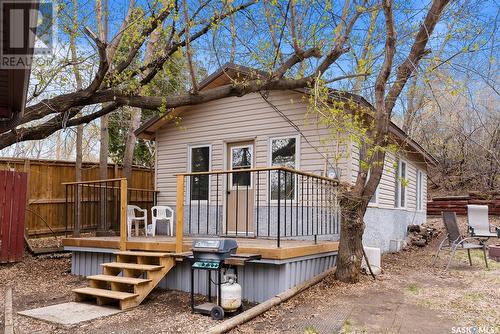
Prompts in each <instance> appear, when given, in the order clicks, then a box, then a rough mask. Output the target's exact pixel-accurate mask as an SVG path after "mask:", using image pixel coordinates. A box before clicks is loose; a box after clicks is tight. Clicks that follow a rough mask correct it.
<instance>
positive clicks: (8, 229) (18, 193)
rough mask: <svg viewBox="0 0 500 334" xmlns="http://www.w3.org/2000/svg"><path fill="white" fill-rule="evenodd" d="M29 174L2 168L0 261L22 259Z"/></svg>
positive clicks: (0, 178)
mask: <svg viewBox="0 0 500 334" xmlns="http://www.w3.org/2000/svg"><path fill="white" fill-rule="evenodd" d="M27 179H28V174H26V173H20V172H11V171H6V170H0V263H5V262H16V261H20V260H21V259H22V257H23V252H24V213H25V209H26V189H27Z"/></svg>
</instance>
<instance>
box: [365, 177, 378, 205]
mask: <svg viewBox="0 0 500 334" xmlns="http://www.w3.org/2000/svg"><path fill="white" fill-rule="evenodd" d="M371 171H372V170H371V169H368V175H366V183H368V180H369V179H370V176H371ZM377 198H378V185H377V188H375V192H374V193H373V196H372V197H371V198H370V201H369V203H370V204H377Z"/></svg>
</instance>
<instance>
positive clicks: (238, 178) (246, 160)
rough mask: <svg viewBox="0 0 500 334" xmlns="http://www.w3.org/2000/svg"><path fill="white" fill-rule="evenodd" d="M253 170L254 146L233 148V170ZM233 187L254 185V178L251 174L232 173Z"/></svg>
mask: <svg viewBox="0 0 500 334" xmlns="http://www.w3.org/2000/svg"><path fill="white" fill-rule="evenodd" d="M250 168H252V146H250V145H248V146H241V147H232V148H231V170H239V169H250ZM232 174H233V177H232V185H233V187H241V186H243V187H247V186H251V184H252V176H251V175H250V173H249V172H240V173H232Z"/></svg>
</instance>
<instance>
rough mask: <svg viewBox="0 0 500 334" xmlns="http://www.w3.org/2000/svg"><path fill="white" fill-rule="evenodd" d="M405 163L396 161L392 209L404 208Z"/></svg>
mask: <svg viewBox="0 0 500 334" xmlns="http://www.w3.org/2000/svg"><path fill="white" fill-rule="evenodd" d="M406 168H407V167H406V162H405V161H403V160H398V161H397V164H396V170H395V180H394V184H395V189H394V207H396V208H404V207H406V182H407V181H406V175H407V171H406Z"/></svg>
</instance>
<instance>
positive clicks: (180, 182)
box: [175, 175, 184, 253]
mask: <svg viewBox="0 0 500 334" xmlns="http://www.w3.org/2000/svg"><path fill="white" fill-rule="evenodd" d="M175 211H176V212H175V216H176V224H175V252H176V253H182V239H183V234H184V227H183V224H184V175H177V199H176V204H175Z"/></svg>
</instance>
